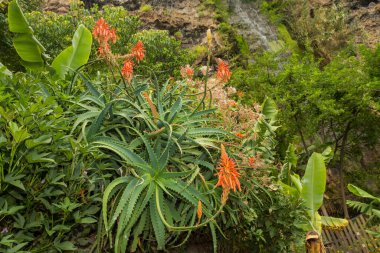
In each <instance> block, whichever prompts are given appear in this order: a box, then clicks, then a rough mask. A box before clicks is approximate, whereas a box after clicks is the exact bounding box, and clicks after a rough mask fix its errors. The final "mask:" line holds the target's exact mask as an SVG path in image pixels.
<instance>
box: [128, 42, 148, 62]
mask: <svg viewBox="0 0 380 253" xmlns="http://www.w3.org/2000/svg"><path fill="white" fill-rule="evenodd" d="M131 54H132V56H133V57H135V59H136V61H137V62H140V61H142V60H143V59H144V57H145V48H144V44H143V43H142V42H141V40H139V41H137V43H136V45H135V46H134V47H133V48H132V53H131Z"/></svg>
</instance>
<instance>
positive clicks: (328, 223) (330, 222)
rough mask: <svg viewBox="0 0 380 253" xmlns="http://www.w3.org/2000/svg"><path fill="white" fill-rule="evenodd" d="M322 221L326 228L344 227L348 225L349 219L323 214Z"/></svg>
mask: <svg viewBox="0 0 380 253" xmlns="http://www.w3.org/2000/svg"><path fill="white" fill-rule="evenodd" d="M321 222H322V225H323V227H324V228H325V229H342V228H344V227H346V226H348V220H346V219H340V218H335V217H329V216H321Z"/></svg>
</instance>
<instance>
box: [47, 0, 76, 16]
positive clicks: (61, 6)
mask: <svg viewBox="0 0 380 253" xmlns="http://www.w3.org/2000/svg"><path fill="white" fill-rule="evenodd" d="M69 9H70V0H45V4H44V11H52V12H56V13H59V14H64V13H66V12H68V11H69Z"/></svg>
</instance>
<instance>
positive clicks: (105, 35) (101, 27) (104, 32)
mask: <svg viewBox="0 0 380 253" xmlns="http://www.w3.org/2000/svg"><path fill="white" fill-rule="evenodd" d="M92 35H93V36H94V38H95V39H96V40H97V41H98V42H99V44H100V46H99V48H98V54H99V55H100V56H102V57H106V56H107V53H108V52H110V51H111V49H110V45H109V44H108V43H109V41H112V43H113V44H115V43H116V30H115V29H110V27H109V26H108V24H107V23H106V21H105V20H104V19H103V18H100V19H99V20H98V21H97V22H96V24H95V26H94V29H93V31H92Z"/></svg>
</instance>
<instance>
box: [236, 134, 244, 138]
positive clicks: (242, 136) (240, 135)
mask: <svg viewBox="0 0 380 253" xmlns="http://www.w3.org/2000/svg"><path fill="white" fill-rule="evenodd" d="M235 135H236V137H238V138H240V139H242V138H244V134H242V133H237V134H235Z"/></svg>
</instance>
